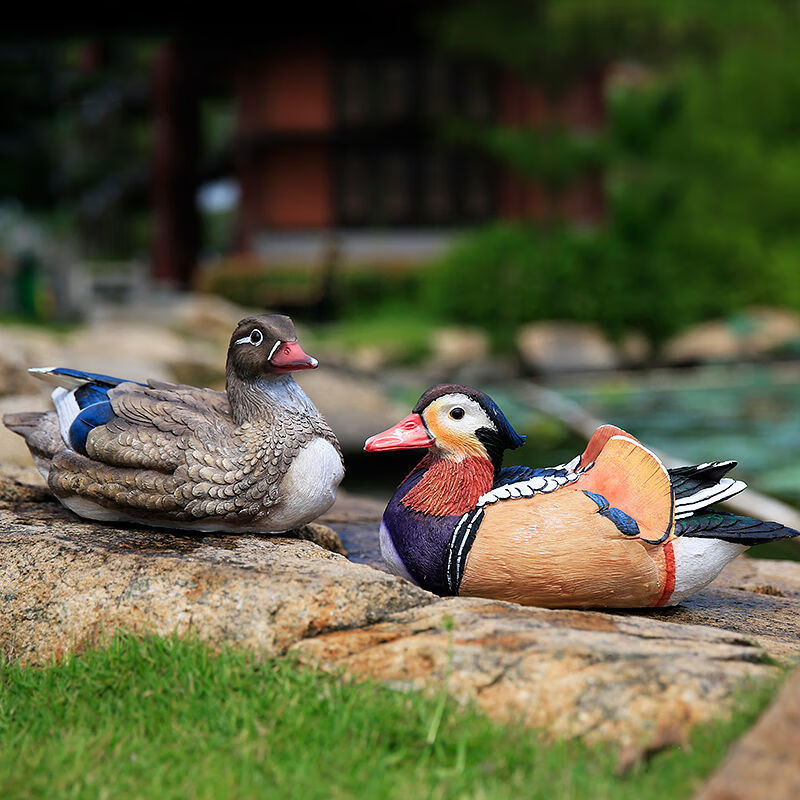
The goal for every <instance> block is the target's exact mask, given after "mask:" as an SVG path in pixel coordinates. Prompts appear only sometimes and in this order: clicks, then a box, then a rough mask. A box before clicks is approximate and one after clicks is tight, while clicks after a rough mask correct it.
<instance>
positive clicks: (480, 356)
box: [432, 327, 489, 368]
mask: <svg viewBox="0 0 800 800" xmlns="http://www.w3.org/2000/svg"><path fill="white" fill-rule="evenodd" d="M432 348H433V352H432V357H433V361H434V362H435V363H436V364H439V365H441V366H443V367H451V368H452V367H460V366H464V365H465V364H475V363H478V362H481V361H483V360H485V359H486V357H487V356H488V355H489V337H488V336H487V335H486V332H485V331H483V330H481V329H480V328H455V327H453V328H438V329H437V330H435V331H434V333H433V341H432Z"/></svg>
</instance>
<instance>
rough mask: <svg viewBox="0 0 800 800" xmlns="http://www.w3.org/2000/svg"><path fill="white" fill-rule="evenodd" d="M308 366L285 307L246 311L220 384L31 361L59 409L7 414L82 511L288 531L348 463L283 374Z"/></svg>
mask: <svg viewBox="0 0 800 800" xmlns="http://www.w3.org/2000/svg"><path fill="white" fill-rule="evenodd" d="M316 366H317V361H316V359H314V358H311V357H310V356H308V355H306V354H305V353H304V352H303V349H302V348H301V347H300V345H299V344H298V342H297V334H296V332H295V328H294V324H293V323H292V320H291V319H290V318H289V317H285V316H281V315H278V314H269V315H262V316H254V317H247V318H246V319H243V320H242V321H241V322H240V323H239V325H238V326H237V328H236V330H235V331H234V332H233V336H232V337H231V342H230V346H229V348H228V360H227V367H226V376H227V382H226V390H227V393H223V392H215V391H212V390H210V389H196V388H194V387H192V386H182V385H177V384H174V383H166V382H164V381H156V380H150V381H148V382H147V383H146V384H143V383H138V382H136V381H129V380H125V379H123V378H112V377H110V376H108V375H94V374H91V373H87V372H80V371H78V370H74V369H64V368H49V367H48V368H41V369H33V370H31V372H32V373H33V374H34V375H36V376H37V377H39V378H42V379H43V380H46V381H48V382H50V383H54V384H55V385H56V386H57V387H58V388H56V389H55V390H54V391H53V394H52V397H53V401H54V403H55V406H56V411H55V412H53V411H49V412H46V413H23V414H8V415H6V416H5V417H4V419H3V421H4V423H5V424H6V426H7V427H8V428H10V429H11V430H13V431H15V432H16V433H19V434H20V435H21V436H23V437H24V438H25V441H26V443H27V445H28V448H29V449H30V451H31V454H32V455H33V458H34V462H35V463H36V466H37V467H38V469H39V471H40V472H41V473H42V475H44V477H45V479H46V480H47V482H48V485H49V486H50V489H51V490H52V491H53V493H54V494H55V495H56V497H58V499H59V500H60V501H61V502H62V503H63V504H64V505H65V506H66V507H67V508H69V509H71V510H72V511H74V512H75V513H76V514H78V515H79V516H82V517H88V518H89V519H95V520H114V521H125V522H141V523H146V524H149V525H156V526H161V527H170V528H186V529H190V530H196V531H242V532H253V533H256V532H258V533H261V532H277V531H285V530H290V529H292V528H295V527H298V526H300V525H303V524H304V523H306V522H309V521H311V520H312V519H314V518H315V517H318V516H319V515H320V514H322V513H323V512H325V511H326V510H327V509H328V508H329V507H330V506H331V505H332V503H333V501H334V499H335V497H336V487H337V486H338V485H339V483H340V482H341V480H342V477H343V475H344V468H343V464H342V454H341V450H340V448H339V443H338V441H337V440H336V437H335V436H334V434H333V432H332V431H331V429H330V428H329V427H328V425H327V423H326V422H325V420H324V419H323V418H322V417H321V416H320V414H319V412H318V411H317V409H316V408H315V407H314V404H313V403H312V402H311V400H309V398H308V397H307V396H306V394H305V392H303V390H302V389H301V388H300V387H299V386H298V385H297V384H296V383H295V381H294V379H293V378H292V376H291V374H290V373H291V372H293V371H294V370H300V369H314V368H315V367H316Z"/></svg>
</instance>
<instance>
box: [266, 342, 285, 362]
mask: <svg viewBox="0 0 800 800" xmlns="http://www.w3.org/2000/svg"><path fill="white" fill-rule="evenodd" d="M282 344H283V342H282V341H281V340H280V339H278V341H277V342H275V344H274V345H272V350H270V351H269V355H268V356H267V361H270V360H271V359H272V356H274V355H275V351H276V350H277V349H278V348H279V347H280V346H281V345H282Z"/></svg>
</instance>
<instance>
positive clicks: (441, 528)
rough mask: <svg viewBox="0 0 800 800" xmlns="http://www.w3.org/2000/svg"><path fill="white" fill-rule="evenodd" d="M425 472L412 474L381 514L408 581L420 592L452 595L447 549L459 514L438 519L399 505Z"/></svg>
mask: <svg viewBox="0 0 800 800" xmlns="http://www.w3.org/2000/svg"><path fill="white" fill-rule="evenodd" d="M424 475H425V470H424V469H420V470H415V471H414V472H413V473H412V474H411V475H410V476H409V477H408V479H407V480H406V481H404V482H403V484H402V485H401V486H400V488H399V489H398V490H397V492H395V494H394V497H392V499H391V500H390V501H389V505H388V506H387V507H386V511H385V512H384V514H383V522H384V524H385V525H386V528H387V529H388V531H389V534H390V535H391V538H392V544H394V547H395V550H396V551H397V554H398V555H399V556H400V558H401V559H402V561H403V564H404V565H405V567H406V569H407V570H408V572H409V573H410V575H411V577H412V578H413V579H414V580H415V581H416V582H417V583H418V584H419V585H420V586H422V588H423V589H428V590H429V591H431V592H436V593H437V594H441V595H447V594H451V592H450V590H449V588H448V586H447V573H446V566H447V564H446V561H447V546H448V543H449V541H450V536H451V535H452V533H453V530H454V529H455V526H456V524H457V522H458V520H459V518H460V517H461V515H460V514H452V515H451V514H448V515H445V516H437V515H435V514H426V513H424V512H422V511H414V510H413V509H411V508H409V507H408V506H405V505H403V503H402V502H401V501H402V500H403V498H404V497H405V496H406V495H407V494H408V493H409V492H410V491H411V490H412V489H413V488H414V487H415V486H416V485H417V484H418V483H419V482H420V481H421V480H422V478H423V476H424Z"/></svg>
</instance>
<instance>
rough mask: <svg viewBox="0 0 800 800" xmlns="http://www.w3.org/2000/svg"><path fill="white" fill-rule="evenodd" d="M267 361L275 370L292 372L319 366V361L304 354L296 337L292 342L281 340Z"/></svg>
mask: <svg viewBox="0 0 800 800" xmlns="http://www.w3.org/2000/svg"><path fill="white" fill-rule="evenodd" d="M269 363H270V364H272V368H273V370H275V372H294V370H296V369H316V368H317V367H318V366H319V361H317V359H316V358H312V357H311V356H309V355H306V353H305V352H303V348H302V347H300V344H299V343H298V341H297V340H296V339H295V340H294V341H293V342H281V343H280V344H279V345H278V347H277V348H276V350H275V352H274V353H273V354H272V356H271V358H270V360H269Z"/></svg>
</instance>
